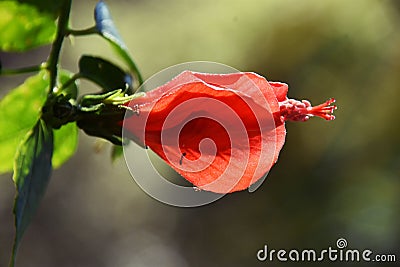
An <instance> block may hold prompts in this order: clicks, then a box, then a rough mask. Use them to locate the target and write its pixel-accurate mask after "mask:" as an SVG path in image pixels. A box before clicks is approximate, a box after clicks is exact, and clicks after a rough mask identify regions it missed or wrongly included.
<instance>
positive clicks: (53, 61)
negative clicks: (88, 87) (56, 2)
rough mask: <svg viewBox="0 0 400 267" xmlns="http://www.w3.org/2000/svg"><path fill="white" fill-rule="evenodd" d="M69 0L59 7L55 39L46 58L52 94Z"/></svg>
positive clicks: (64, 33)
mask: <svg viewBox="0 0 400 267" xmlns="http://www.w3.org/2000/svg"><path fill="white" fill-rule="evenodd" d="M71 1H72V0H64V1H63V5H62V6H61V8H60V16H59V17H58V25H57V34H56V39H55V41H54V42H53V45H52V47H51V51H50V56H49V59H48V61H47V62H48V70H49V72H50V88H49V94H52V92H53V89H54V87H55V86H56V84H57V74H58V62H59V57H60V52H61V47H62V44H63V41H64V37H65V36H66V35H67V29H68V20H69V14H70V11H71Z"/></svg>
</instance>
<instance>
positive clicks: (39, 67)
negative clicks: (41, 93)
mask: <svg viewBox="0 0 400 267" xmlns="http://www.w3.org/2000/svg"><path fill="white" fill-rule="evenodd" d="M44 68H46V67H45V66H44V64H41V65H35V66H29V67H23V68H19V69H2V70H0V75H14V74H22V73H29V72H36V71H40V70H42V69H44Z"/></svg>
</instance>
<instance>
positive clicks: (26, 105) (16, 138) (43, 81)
mask: <svg viewBox="0 0 400 267" xmlns="http://www.w3.org/2000/svg"><path fill="white" fill-rule="evenodd" d="M48 86H49V77H48V74H47V72H46V71H41V72H39V73H38V74H37V75H35V76H32V77H30V78H28V79H27V80H25V82H24V83H23V84H22V85H20V86H18V87H17V88H15V89H14V90H12V91H11V92H10V93H9V94H8V95H6V96H5V97H4V98H3V99H2V100H1V101H0V129H1V131H0V147H1V153H0V173H4V172H9V171H11V170H12V168H13V159H14V156H15V151H16V150H17V147H18V144H19V143H20V142H21V140H22V139H23V138H24V136H25V135H26V133H27V132H28V131H29V130H30V129H32V127H33V126H34V125H35V123H36V122H37V121H38V119H39V116H40V112H41V107H42V106H43V104H44V102H45V101H46V96H47V91H48Z"/></svg>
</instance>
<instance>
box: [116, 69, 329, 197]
mask: <svg viewBox="0 0 400 267" xmlns="http://www.w3.org/2000/svg"><path fill="white" fill-rule="evenodd" d="M287 91H288V86H287V85H286V84H284V83H279V82H268V81H267V80H266V79H265V78H263V77H261V76H259V75H257V74H255V73H233V74H204V73H196V72H190V71H185V72H183V73H181V74H180V75H178V76H177V77H175V78H174V79H173V80H172V81H170V82H168V83H166V84H165V85H163V86H160V87H158V88H156V89H154V90H152V91H150V92H148V93H147V94H146V95H145V96H143V97H139V98H136V99H134V100H132V101H131V102H130V103H129V107H130V108H131V109H132V110H133V111H134V112H133V113H134V115H131V116H130V117H128V118H126V119H125V120H124V122H123V128H124V129H125V130H126V132H128V136H129V138H131V139H132V140H134V141H135V142H136V143H138V144H141V145H142V146H147V147H149V148H151V149H152V150H153V151H154V152H155V153H157V154H158V155H159V156H160V157H161V158H162V159H164V160H165V161H166V162H167V163H168V164H169V165H170V166H171V167H172V168H173V169H175V170H176V171H177V172H178V173H179V174H181V175H182V176H183V177H184V178H185V179H186V180H188V181H189V182H191V183H192V184H194V185H195V186H196V187H198V188H200V189H203V190H208V191H212V192H216V193H228V192H234V191H240V190H244V189H246V188H248V187H249V186H250V185H251V184H253V183H255V182H256V181H258V180H259V179H261V178H263V177H265V175H266V174H267V173H268V171H269V170H270V169H271V167H272V166H273V165H274V164H275V162H276V161H277V159H278V155H279V152H280V150H281V148H282V146H283V144H284V142H285V135H286V130H285V121H286V120H292V121H306V120H308V119H309V118H310V117H312V116H319V117H322V118H324V119H326V120H333V119H334V118H335V117H334V116H333V115H332V112H333V110H334V109H335V108H336V107H335V106H330V104H331V103H333V102H334V99H330V100H328V101H326V102H325V103H323V104H321V105H319V106H316V107H312V106H311V104H310V102H308V101H305V100H303V101H297V100H293V99H288V98H287V96H286V95H287Z"/></svg>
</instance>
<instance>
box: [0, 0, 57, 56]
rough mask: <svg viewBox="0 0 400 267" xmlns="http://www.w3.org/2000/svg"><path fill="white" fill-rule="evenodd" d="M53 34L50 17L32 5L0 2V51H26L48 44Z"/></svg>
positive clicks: (54, 25)
mask: <svg viewBox="0 0 400 267" xmlns="http://www.w3.org/2000/svg"><path fill="white" fill-rule="evenodd" d="M55 34H56V23H55V21H54V19H53V18H52V16H50V15H48V14H46V13H40V12H39V11H38V10H37V8H36V7H35V6H32V5H28V4H21V3H17V2H15V1H0V50H3V51H19V52H21V51H26V50H28V49H32V48H35V47H38V46H41V45H46V44H50V43H51V42H52V41H53V40H54V38H55Z"/></svg>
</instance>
